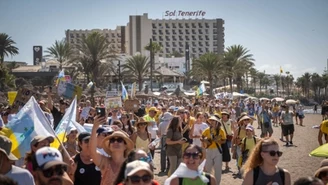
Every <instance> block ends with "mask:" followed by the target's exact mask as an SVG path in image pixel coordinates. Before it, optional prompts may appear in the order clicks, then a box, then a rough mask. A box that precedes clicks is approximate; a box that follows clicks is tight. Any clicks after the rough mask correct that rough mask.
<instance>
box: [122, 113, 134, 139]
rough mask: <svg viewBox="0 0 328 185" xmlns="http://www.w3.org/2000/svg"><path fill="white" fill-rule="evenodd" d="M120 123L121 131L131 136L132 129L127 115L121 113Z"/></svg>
mask: <svg viewBox="0 0 328 185" xmlns="http://www.w3.org/2000/svg"><path fill="white" fill-rule="evenodd" d="M120 120H121V122H122V123H123V128H122V130H123V131H124V132H126V133H127V134H129V136H131V135H132V134H133V133H134V128H133V126H132V124H131V122H130V117H129V114H128V113H126V112H123V113H122V115H121V118H120Z"/></svg>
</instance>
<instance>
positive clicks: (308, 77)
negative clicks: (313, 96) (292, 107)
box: [302, 73, 311, 98]
mask: <svg viewBox="0 0 328 185" xmlns="http://www.w3.org/2000/svg"><path fill="white" fill-rule="evenodd" d="M302 77H303V78H304V85H305V86H304V87H305V92H306V96H307V98H309V97H310V85H311V74H310V73H304V75H302Z"/></svg>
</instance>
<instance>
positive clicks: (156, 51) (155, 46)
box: [145, 42, 163, 55]
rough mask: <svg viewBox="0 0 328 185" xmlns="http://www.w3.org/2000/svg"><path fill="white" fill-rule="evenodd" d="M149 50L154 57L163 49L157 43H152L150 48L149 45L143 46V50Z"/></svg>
mask: <svg viewBox="0 0 328 185" xmlns="http://www.w3.org/2000/svg"><path fill="white" fill-rule="evenodd" d="M151 49H152V50H153V53H154V55H155V54H156V53H158V52H160V51H162V49H163V47H162V45H160V44H159V43H157V42H152V46H150V43H148V44H147V45H146V46H145V50H147V51H150V50H151Z"/></svg>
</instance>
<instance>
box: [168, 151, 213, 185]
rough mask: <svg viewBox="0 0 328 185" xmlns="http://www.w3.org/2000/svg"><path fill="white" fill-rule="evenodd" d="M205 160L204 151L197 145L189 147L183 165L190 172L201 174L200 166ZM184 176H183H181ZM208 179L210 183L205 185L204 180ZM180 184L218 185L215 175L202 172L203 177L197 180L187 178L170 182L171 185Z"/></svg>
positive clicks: (200, 176)
mask: <svg viewBox="0 0 328 185" xmlns="http://www.w3.org/2000/svg"><path fill="white" fill-rule="evenodd" d="M204 159H205V153H204V150H203V149H202V148H201V147H200V146H197V145H189V146H187V148H186V149H185V151H184V152H183V160H182V161H183V163H184V164H185V165H186V167H187V168H188V169H189V170H190V172H192V171H193V172H196V174H198V173H199V165H200V164H201V163H202V161H203V160H204ZM181 176H183V175H181ZM204 178H206V179H207V180H208V181H209V183H205V182H204V181H203V179H204ZM180 184H197V185H207V184H210V185H216V180H215V178H214V177H213V175H211V174H208V173H205V172H202V173H201V175H199V176H196V178H187V177H179V176H178V177H174V178H172V180H171V181H170V185H180Z"/></svg>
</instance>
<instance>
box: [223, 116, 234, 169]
mask: <svg viewBox="0 0 328 185" xmlns="http://www.w3.org/2000/svg"><path fill="white" fill-rule="evenodd" d="M221 115H222V119H221V122H222V128H223V129H224V131H225V133H226V136H227V140H226V142H225V143H223V144H222V152H223V153H224V154H225V155H224V156H226V155H228V159H225V157H223V156H222V161H223V162H225V170H226V171H227V170H229V169H230V167H229V162H230V160H231V157H230V150H229V149H230V148H231V144H232V143H231V141H232V138H233V132H232V130H233V124H232V120H231V119H230V114H229V113H228V112H226V111H222V112H221ZM223 145H225V146H223Z"/></svg>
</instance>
